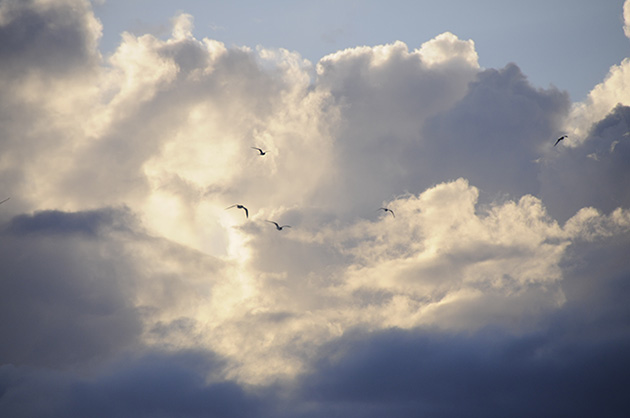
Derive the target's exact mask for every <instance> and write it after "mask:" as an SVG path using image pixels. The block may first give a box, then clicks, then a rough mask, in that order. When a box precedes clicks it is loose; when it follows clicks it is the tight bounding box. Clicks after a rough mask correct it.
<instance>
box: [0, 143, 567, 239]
mask: <svg viewBox="0 0 630 418" xmlns="http://www.w3.org/2000/svg"><path fill="white" fill-rule="evenodd" d="M568 137H569V135H562V136H561V137H560V138H558V139H557V140H556V142H555V144H553V146H554V147H555V146H556V145H558V144H559V143H560V141H562V140H564V139H565V138H568ZM251 148H252V149H255V150H257V151H258V155H260V156H261V157H262V156H263V155H265V154H267V152H266V151H264V150H263V149H262V148H258V147H251ZM9 199H11V197H7V198H6V199H3V200H0V205H1V204H3V203H4V202H6V201H7V200H9ZM232 208H237V209H243V210H244V211H245V217H246V218H249V210H248V209H247V208H246V207H245V206H244V205H241V204H235V205H232V206H228V207H227V208H225V210H227V209H232ZM378 210H382V211H384V212H385V213H387V212H389V213H391V214H392V217H394V218H395V217H396V214H395V213H394V211H393V210H391V209H389V208H386V207H382V208H379V209H378ZM265 222H269V223H272V224H274V225H275V226H276V229H277V230H278V231H282V230H283V229H284V228H291V225H280V224H278V223H277V222H275V221H270V220H267V219H265Z"/></svg>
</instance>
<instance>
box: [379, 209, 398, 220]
mask: <svg viewBox="0 0 630 418" xmlns="http://www.w3.org/2000/svg"><path fill="white" fill-rule="evenodd" d="M378 210H384V211H385V212H391V214H392V216H393V217H394V218H395V217H396V215H395V214H394V211H393V210H391V209H389V208H379V209H378Z"/></svg>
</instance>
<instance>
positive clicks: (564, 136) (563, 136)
mask: <svg viewBox="0 0 630 418" xmlns="http://www.w3.org/2000/svg"><path fill="white" fill-rule="evenodd" d="M568 137H569V135H562V136H561V137H560V138H558V140H557V141H556V143H555V144H553V146H554V147H555V146H556V145H558V142H560V141H562V140H563V139H564V138H568Z"/></svg>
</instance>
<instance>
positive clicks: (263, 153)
mask: <svg viewBox="0 0 630 418" xmlns="http://www.w3.org/2000/svg"><path fill="white" fill-rule="evenodd" d="M250 148H251V149H257V150H258V152H259V155H265V154H266V152H265V151H263V150H261V149H260V148H256V147H250Z"/></svg>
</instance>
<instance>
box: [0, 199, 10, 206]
mask: <svg viewBox="0 0 630 418" xmlns="http://www.w3.org/2000/svg"><path fill="white" fill-rule="evenodd" d="M9 199H11V198H10V197H7V198H6V199H4V200H3V201H1V202H0V205H1V204H3V203H4V202H6V201H7V200H9Z"/></svg>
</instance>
